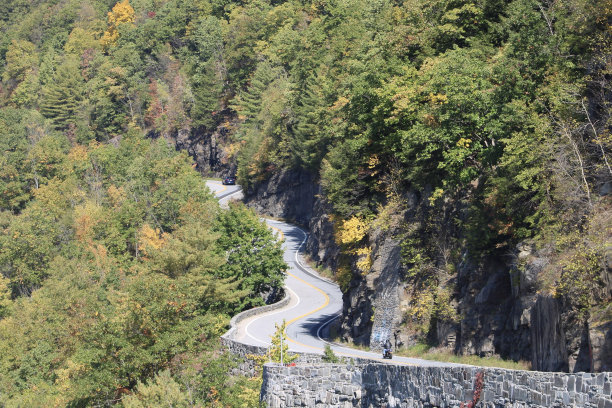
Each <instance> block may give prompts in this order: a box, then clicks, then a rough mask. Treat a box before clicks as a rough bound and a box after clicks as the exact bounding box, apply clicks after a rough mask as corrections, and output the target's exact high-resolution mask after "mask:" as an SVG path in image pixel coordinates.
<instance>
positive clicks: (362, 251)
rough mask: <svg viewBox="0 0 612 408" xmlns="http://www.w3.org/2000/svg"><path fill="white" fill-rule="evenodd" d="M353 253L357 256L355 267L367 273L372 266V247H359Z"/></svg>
mask: <svg viewBox="0 0 612 408" xmlns="http://www.w3.org/2000/svg"><path fill="white" fill-rule="evenodd" d="M355 254H356V255H357V256H358V257H359V260H358V261H357V269H359V271H360V272H361V273H362V274H366V273H368V271H369V270H370V268H371V267H372V248H371V247H363V248H359V249H357V250H356V251H355Z"/></svg>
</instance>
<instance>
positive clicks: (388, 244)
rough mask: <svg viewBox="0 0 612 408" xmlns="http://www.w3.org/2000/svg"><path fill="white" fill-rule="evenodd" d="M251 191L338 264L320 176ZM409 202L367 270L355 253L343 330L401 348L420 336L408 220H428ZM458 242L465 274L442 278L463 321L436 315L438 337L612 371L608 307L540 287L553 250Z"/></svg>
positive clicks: (544, 364)
mask: <svg viewBox="0 0 612 408" xmlns="http://www.w3.org/2000/svg"><path fill="white" fill-rule="evenodd" d="M246 193H247V194H246V199H245V201H246V203H247V205H249V206H251V207H253V208H255V209H256V210H257V211H259V212H260V213H263V214H267V215H270V216H273V217H279V218H284V219H287V220H292V221H294V222H297V223H298V224H300V225H302V226H303V227H307V228H308V229H309V232H310V236H309V238H308V241H307V243H306V245H305V250H306V252H307V253H308V254H309V255H310V257H311V258H312V259H313V260H314V261H315V262H316V263H317V264H318V265H323V266H326V267H330V268H332V269H333V270H337V267H338V266H339V265H338V262H339V259H341V256H340V255H341V254H340V249H339V247H338V245H337V244H336V242H335V240H334V223H333V217H332V216H331V214H332V208H331V205H330V204H329V203H328V202H327V201H326V200H325V196H324V194H323V192H322V191H321V188H320V186H319V185H318V184H317V179H316V177H315V176H314V175H312V174H310V173H308V172H305V171H300V170H284V171H279V172H277V173H275V174H273V175H272V176H271V177H270V178H269V179H267V180H266V181H264V182H261V183H259V184H258V185H256V186H254V187H253V188H252V189H250V191H248V192H246ZM404 200H405V205H404V206H403V208H404V210H403V211H404V212H402V213H400V214H394V215H393V216H394V217H396V218H397V219H399V220H400V222H395V221H394V222H392V223H391V224H392V227H391V228H386V229H381V228H373V229H372V230H370V232H369V233H368V236H367V237H366V238H365V242H366V245H367V246H368V247H370V248H371V249H372V253H371V259H372V266H371V268H370V270H369V271H367V273H362V272H361V271H358V270H357V268H356V266H355V259H354V257H353V259H352V260H351V261H349V262H348V263H349V264H350V265H349V266H351V267H352V271H351V279H350V283H349V284H348V288H347V290H346V291H345V293H344V299H343V301H344V308H343V316H342V319H341V324H340V331H339V335H340V336H341V337H342V338H343V339H345V340H350V341H353V342H355V343H357V344H362V345H367V346H370V347H372V348H374V349H376V348H378V347H380V344H381V342H384V341H385V340H386V339H387V338H389V339H390V340H391V342H392V343H394V344H395V345H396V346H401V345H410V344H414V343H415V341H416V340H417V338H416V337H415V335H414V332H413V331H411V329H410V327H408V325H407V324H406V321H405V312H406V309H407V307H408V306H409V305H410V302H411V301H412V300H413V299H414V296H415V290H414V287H412V286H411V285H412V283H410V282H409V280H408V279H407V278H406V271H405V270H404V268H405V266H403V261H402V255H401V253H402V249H401V247H402V239H403V238H402V237H403V235H402V233H403V232H405V231H404V230H402V228H404V226H405V225H406V224H409V223H418V222H421V220H419V214H420V213H422V212H423V211H424V210H423V208H424V207H425V206H426V205H427V204H426V203H424V201H426V200H423V199H422V198H421V196H420V195H419V194H418V193H415V192H410V191H408V192H405V195H404ZM461 211H462V210H461V209H459V210H457V211H456V213H459V212H461ZM397 219H396V221H397ZM452 233H453V234H455V235H457V236H458V235H459V234H461V232H460V231H453V232H452ZM456 250H457V251H459V252H460V253H461V254H463V255H462V256H461V259H460V261H459V262H457V263H456V264H455V265H454V269H455V271H456V272H453V273H449V274H448V275H445V276H443V277H442V278H441V279H440V285H441V287H443V288H447V289H448V290H449V291H450V292H451V293H450V294H451V297H450V300H449V302H450V307H451V308H452V309H453V310H455V311H456V313H457V316H459V319H458V321H457V322H455V323H453V322H441V321H433V322H432V327H431V330H430V336H429V338H428V340H429V341H431V342H432V343H434V344H438V345H439V346H442V347H446V348H448V349H450V350H453V351H455V352H457V353H459V354H467V355H480V356H492V355H499V356H502V357H504V358H509V359H513V360H524V361H530V362H531V363H532V365H533V367H534V368H535V369H538V370H544V371H556V370H567V371H570V372H578V371H605V370H612V367H610V365H611V364H612V358H611V356H612V323H610V319H609V316H607V314H606V313H609V312H605V311H604V312H605V313H604V314H603V315H601V316H590V317H589V316H582V315H579V314H577V313H576V312H575V311H573V310H572V308H571V306H570V305H568V304H566V303H564V301H563V299H558V298H554V297H550V296H547V295H543V294H541V293H540V288H539V284H540V282H541V273H542V271H543V270H545V268H546V267H547V266H548V265H549V264H550V263H551V259H552V258H551V257H552V254H551V253H550V252H546V251H536V250H535V249H534V248H533V246H532V245H530V244H529V243H522V244H520V245H518V246H517V248H516V249H515V251H514V253H508V254H504V255H503V256H502V255H497V256H493V255H490V256H488V257H485V258H484V259H481V260H480V261H479V262H478V263H474V262H473V261H470V257H469V256H468V254H467V250H466V249H465V248H462V247H458V248H456ZM349 258H350V257H349ZM346 259H347V258H346V256H345V257H344V261H346ZM606 259H607V265H606V266H607V268H606V269H605V270H604V272H603V273H604V276H602V281H603V282H604V283H605V284H606V288H603V289H602V290H608V291H609V293H610V296H612V269H611V268H610V265H611V264H612V261H610V259H612V253H611V254H610V256H608V257H607V258H606ZM343 265H346V262H344V264H343Z"/></svg>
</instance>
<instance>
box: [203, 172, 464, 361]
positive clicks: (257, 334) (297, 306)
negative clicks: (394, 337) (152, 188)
mask: <svg viewBox="0 0 612 408" xmlns="http://www.w3.org/2000/svg"><path fill="white" fill-rule="evenodd" d="M206 184H207V186H208V187H209V188H210V189H211V190H212V191H213V192H214V194H215V196H216V197H217V198H218V199H219V202H220V204H221V206H222V207H227V201H228V200H231V199H237V200H239V199H241V198H242V190H241V189H240V186H224V185H222V184H221V182H219V181H207V182H206ZM266 223H267V224H268V225H269V226H270V228H272V229H273V230H274V231H276V232H277V234H278V236H279V238H280V239H283V240H284V242H283V248H284V250H285V254H284V259H285V262H287V265H289V270H288V271H287V278H286V279H285V287H286V289H287V291H288V293H289V295H290V298H291V300H290V302H289V304H288V305H287V306H286V307H284V308H282V309H277V310H274V311H271V312H267V313H263V314H258V315H255V316H253V317H250V318H248V319H245V320H243V321H241V322H240V323H239V325H238V327H237V328H236V333H235V337H234V339H235V340H238V341H240V342H242V343H246V344H251V345H255V346H264V347H267V346H269V345H270V338H271V337H272V335H273V334H274V332H275V331H276V329H275V324H279V323H281V322H282V321H283V320H285V321H286V322H287V338H288V340H289V342H290V344H289V349H290V350H291V351H295V352H308V353H317V354H322V353H323V349H324V347H325V345H326V344H329V345H330V346H331V347H332V349H333V350H334V353H335V354H336V355H338V356H347V357H358V358H366V359H370V360H377V361H381V362H387V363H393V364H402V365H420V366H458V364H451V363H442V362H436V361H428V360H421V359H416V358H408V357H397V356H394V357H393V360H391V361H389V360H383V359H382V358H381V355H380V354H379V353H372V352H367V351H362V350H357V349H352V348H348V347H343V346H340V345H338V344H335V343H329V342H328V341H326V340H325V338H326V335H327V329H328V325H329V324H330V323H331V322H332V321H333V320H334V319H336V318H337V317H338V316H339V315H340V313H341V311H342V292H341V291H340V288H339V287H338V285H337V284H335V283H333V282H331V281H329V280H327V279H324V278H322V277H320V276H319V275H318V274H317V273H316V272H315V271H314V270H312V269H311V268H309V267H308V266H306V265H305V264H304V262H303V261H302V259H301V255H300V253H301V252H302V250H303V247H304V245H305V243H306V239H307V238H308V235H307V233H306V232H305V231H303V230H302V229H301V228H299V227H296V226H295V225H291V224H288V223H286V222H282V221H275V220H269V219H266Z"/></svg>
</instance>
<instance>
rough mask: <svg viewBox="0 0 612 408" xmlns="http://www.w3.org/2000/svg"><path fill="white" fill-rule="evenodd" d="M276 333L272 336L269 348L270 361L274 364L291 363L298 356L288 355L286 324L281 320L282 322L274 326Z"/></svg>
mask: <svg viewBox="0 0 612 408" xmlns="http://www.w3.org/2000/svg"><path fill="white" fill-rule="evenodd" d="M274 327H276V332H274V335H273V336H272V345H271V346H270V360H271V361H272V362H274V363H281V362H282V363H283V364H287V363H291V362H292V361H294V360H295V359H296V358H297V357H298V356H297V355H296V354H289V345H288V344H287V335H286V333H285V330H286V329H287V322H286V321H285V320H284V319H283V322H282V323H281V324H280V325H279V324H274Z"/></svg>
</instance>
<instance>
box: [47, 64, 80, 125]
mask: <svg viewBox="0 0 612 408" xmlns="http://www.w3.org/2000/svg"><path fill="white" fill-rule="evenodd" d="M83 85H84V82H83V78H82V76H81V73H80V70H79V62H78V60H77V59H76V58H72V57H71V58H67V59H66V60H65V61H64V63H63V64H62V65H60V66H59V67H58V69H57V71H56V72H55V74H54V75H53V79H52V80H51V82H49V83H47V84H45V86H43V90H42V100H41V103H40V108H41V112H42V114H43V115H44V116H46V117H47V118H50V119H52V120H53V123H54V125H55V127H56V128H57V129H67V128H68V125H69V124H71V123H75V122H76V115H77V113H78V110H79V107H80V105H81V102H82V101H83V91H82V89H83Z"/></svg>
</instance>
